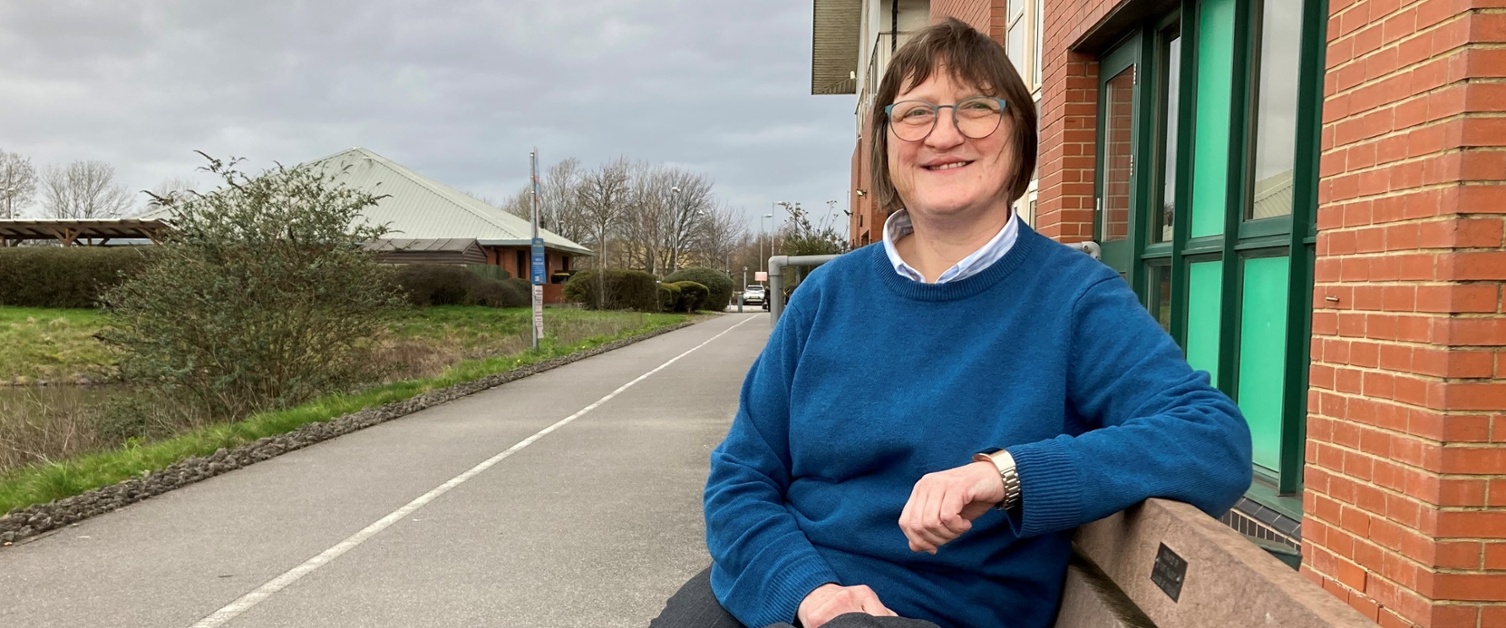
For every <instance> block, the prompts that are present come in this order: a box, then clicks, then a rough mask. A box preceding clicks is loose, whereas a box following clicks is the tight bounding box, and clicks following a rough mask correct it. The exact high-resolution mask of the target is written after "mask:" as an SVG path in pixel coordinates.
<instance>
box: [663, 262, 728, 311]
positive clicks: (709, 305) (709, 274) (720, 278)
mask: <svg viewBox="0 0 1506 628" xmlns="http://www.w3.org/2000/svg"><path fill="white" fill-rule="evenodd" d="M677 281H694V282H696V283H698V284H701V285H703V286H706V289H707V290H708V291H710V294H709V295H707V297H706V300H705V301H703V302H702V303H701V305H700V309H703V310H714V311H717V312H720V311H722V310H725V309H727V305H728V304H730V303H732V291H733V288H734V284H733V283H732V278H731V277H728V276H727V273H724V272H722V271H719V270H713V269H710V268H686V269H683V270H678V271H675V272H673V273H670V275H669V276H668V277H665V278H664V282H665V283H671V282H677Z"/></svg>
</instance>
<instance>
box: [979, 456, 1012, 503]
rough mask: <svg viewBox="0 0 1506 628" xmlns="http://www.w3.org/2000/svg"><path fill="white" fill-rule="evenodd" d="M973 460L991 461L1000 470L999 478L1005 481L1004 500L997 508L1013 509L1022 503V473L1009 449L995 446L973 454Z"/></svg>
mask: <svg viewBox="0 0 1506 628" xmlns="http://www.w3.org/2000/svg"><path fill="white" fill-rule="evenodd" d="M973 462H991V463H993V465H994V468H996V469H998V470H999V478H1000V479H1002V480H1003V481H1004V501H1001V502H999V504H998V505H997V506H995V508H998V509H999V510H1011V509H1013V508H1014V507H1016V506H1018V505H1020V474H1019V472H1018V471H1016V470H1015V467H1014V456H1011V455H1009V452H1008V451H1007V450H1004V449H999V448H994V449H989V450H987V451H982V452H979V453H976V454H973Z"/></svg>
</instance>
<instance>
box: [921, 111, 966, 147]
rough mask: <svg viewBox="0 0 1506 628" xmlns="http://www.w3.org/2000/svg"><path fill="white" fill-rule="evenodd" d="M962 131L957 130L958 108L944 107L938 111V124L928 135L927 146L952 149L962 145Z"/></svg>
mask: <svg viewBox="0 0 1506 628" xmlns="http://www.w3.org/2000/svg"><path fill="white" fill-rule="evenodd" d="M963 139H964V138H963V136H962V131H961V130H960V129H958V128H957V108H956V107H955V106H944V107H941V108H940V109H938V110H937V111H936V124H935V125H934V126H932V127H931V133H930V134H928V135H926V146H930V147H932V148H951V147H953V146H956V145H958V144H961V143H962V140H963Z"/></svg>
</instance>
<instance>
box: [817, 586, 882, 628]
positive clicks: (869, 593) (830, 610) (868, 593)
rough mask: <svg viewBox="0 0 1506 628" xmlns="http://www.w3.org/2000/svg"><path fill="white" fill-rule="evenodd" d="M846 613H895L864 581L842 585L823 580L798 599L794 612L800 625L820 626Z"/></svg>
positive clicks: (879, 614)
mask: <svg viewBox="0 0 1506 628" xmlns="http://www.w3.org/2000/svg"><path fill="white" fill-rule="evenodd" d="M847 613H867V614H869V615H875V616H879V617H896V616H897V615H896V614H895V613H894V611H891V610H889V607H887V606H884V603H883V602H880V601H879V598H878V594H877V593H874V592H873V589H870V588H868V587H867V586H866V585H861V584H860V585H857V586H852V587H844V586H842V585H839V584H833V583H827V584H823V585H821V586H819V587H816V590H814V591H811V592H810V593H809V594H808V595H806V596H805V599H804V600H801V601H800V608H799V610H797V611H796V612H795V616H796V618H797V619H799V620H800V625H801V626H803V627H804V628H821V625H822V624H825V623H826V622H829V621H831V620H833V619H835V618H836V617H837V616H839V615H845V614H847Z"/></svg>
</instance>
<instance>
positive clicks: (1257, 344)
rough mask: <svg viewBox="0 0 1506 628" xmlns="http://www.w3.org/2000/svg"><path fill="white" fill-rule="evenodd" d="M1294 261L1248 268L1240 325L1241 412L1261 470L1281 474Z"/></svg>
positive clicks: (1263, 261) (1267, 261)
mask: <svg viewBox="0 0 1506 628" xmlns="http://www.w3.org/2000/svg"><path fill="white" fill-rule="evenodd" d="M1289 264H1290V260H1289V259H1288V258H1286V257H1258V258H1252V259H1247V260H1245V262H1244V266H1245V268H1244V294H1243V295H1241V296H1242V299H1241V301H1243V305H1242V306H1241V312H1240V317H1239V318H1240V324H1239V394H1238V397H1239V399H1238V401H1239V409H1240V411H1241V412H1243V413H1244V415H1245V420H1246V421H1249V423H1250V437H1251V439H1252V440H1253V441H1254V447H1255V464H1257V465H1260V466H1262V467H1265V468H1266V469H1268V470H1271V471H1279V470H1280V468H1281V404H1282V395H1283V394H1284V390H1285V382H1286V294H1287V291H1286V282H1287V270H1288V266H1289Z"/></svg>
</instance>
